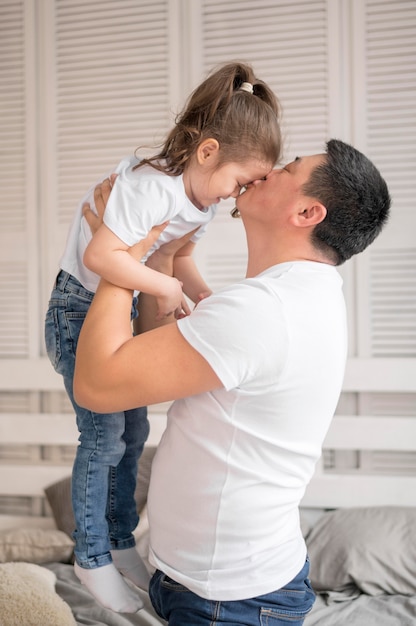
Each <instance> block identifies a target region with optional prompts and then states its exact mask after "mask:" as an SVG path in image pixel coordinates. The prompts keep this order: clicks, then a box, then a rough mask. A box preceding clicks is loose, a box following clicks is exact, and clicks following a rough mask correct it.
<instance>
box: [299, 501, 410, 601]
mask: <svg viewBox="0 0 416 626" xmlns="http://www.w3.org/2000/svg"><path fill="white" fill-rule="evenodd" d="M306 543H307V546H308V553H309V556H310V561H311V571H310V579H311V582H312V585H313V587H314V588H315V590H316V591H329V590H334V591H342V590H343V589H346V588H350V587H351V585H356V586H357V587H358V588H359V589H360V590H361V591H362V592H364V593H367V594H369V595H372V596H376V595H379V594H383V593H387V594H395V593H397V594H404V595H413V594H415V593H416V507H389V506H384V507H382V506H380V507H363V508H350V509H338V510H337V511H332V512H329V513H325V514H324V515H323V516H322V517H321V518H320V519H319V520H318V522H317V523H316V525H315V526H314V528H313V529H312V530H311V532H310V533H309V534H308V536H307V537H306Z"/></svg>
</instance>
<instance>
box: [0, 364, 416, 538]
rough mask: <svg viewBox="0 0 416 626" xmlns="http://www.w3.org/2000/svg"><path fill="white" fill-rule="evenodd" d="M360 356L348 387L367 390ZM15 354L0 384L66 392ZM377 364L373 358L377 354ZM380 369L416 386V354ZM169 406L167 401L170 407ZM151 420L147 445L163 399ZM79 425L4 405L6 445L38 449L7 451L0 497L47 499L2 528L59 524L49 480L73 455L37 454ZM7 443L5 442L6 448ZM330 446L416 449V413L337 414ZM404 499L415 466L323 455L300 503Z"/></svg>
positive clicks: (65, 441)
mask: <svg viewBox="0 0 416 626" xmlns="http://www.w3.org/2000/svg"><path fill="white" fill-rule="evenodd" d="M360 366H361V367H364V366H363V364H362V363H361V365H360V364H358V363H355V364H354V363H350V365H349V368H348V369H347V374H346V378H345V384H344V390H345V391H346V392H360V391H362V377H361V376H360ZM15 367H16V364H15V362H13V363H10V364H9V366H7V362H5V361H3V362H0V391H6V390H7V391H10V390H15V391H19V390H21V391H23V390H26V391H27V390H31V391H35V392H39V391H44V392H50V391H53V392H56V391H59V392H63V384H62V380H61V378H60V376H58V375H56V374H55V373H54V372H53V370H51V366H50V364H49V362H48V361H47V360H46V359H39V360H38V361H36V363H35V364H34V363H33V362H32V366H31V367H30V365H29V364H28V362H23V363H21V368H22V369H21V370H20V371H19V375H18V376H16V371H14V369H13V368H15ZM372 367H374V360H372ZM382 371H383V372H384V374H377V373H376V375H375V376H374V382H373V384H372V388H371V389H369V384H368V380H367V383H366V386H365V390H366V391H380V390H382V391H387V392H389V391H394V392H396V393H397V392H400V391H403V392H406V393H408V392H415V390H416V389H415V388H416V360H409V361H407V362H406V368H405V370H404V371H405V375H403V371H402V372H401V373H399V374H398V373H397V371H396V370H395V371H394V372H393V371H392V372H390V374H389V373H388V372H387V373H386V370H385V368H382ZM164 408H166V407H164ZM149 420H150V424H151V431H150V436H149V439H148V443H147V445H152V446H153V445H157V443H158V441H159V440H160V436H161V434H162V432H163V430H164V428H165V424H166V413H165V411H160V407H153V408H151V410H150V412H149ZM77 438H78V433H77V429H76V426H75V418H74V415H73V414H72V413H49V412H39V411H38V412H33V413H32V412H31V413H14V412H9V413H7V412H0V443H1V445H2V446H4V447H6V446H11V447H12V446H22V445H23V446H24V445H27V446H33V449H34V450H35V452H34V454H33V457H31V458H27V457H26V458H25V459H24V460H23V461H19V460H18V459H16V458H10V459H9V457H8V456H6V455H3V458H1V459H0V498H1V497H11V498H13V497H20V498H25V497H27V498H33V499H34V500H36V499H38V500H39V502H43V504H42V506H40V507H39V512H38V514H37V512H36V507H35V514H33V511H32V514H31V515H30V516H27V515H19V514H12V515H10V514H7V515H4V514H3V515H0V528H1V527H3V528H5V527H11V526H15V525H20V526H33V525H36V526H42V527H48V526H49V527H50V526H53V521H52V519H51V517H48V516H45V510H44V508H45V505H44V502H45V500H44V491H43V490H44V488H45V487H46V486H48V485H50V484H52V483H54V482H56V481H57V480H59V479H61V478H64V477H66V476H68V475H70V473H71V467H72V459H73V456H71V455H70V456H69V458H65V459H64V460H62V458H55V457H54V455H53V454H52V455H39V454H38V453H37V451H38V450H39V449H41V448H43V447H50V448H51V449H52V450H53V449H54V447H55V448H56V447H57V446H58V447H59V446H64V447H65V446H67V447H70V448H71V447H73V449H74V450H75V446H76V445H77ZM3 449H5V448H3ZM324 450H331V451H334V450H335V451H337V450H360V451H366V450H369V451H370V450H371V451H374V450H379V451H383V450H385V451H402V452H403V451H409V452H412V453H415V452H416V416H413V415H412V416H405V417H404V416H400V415H393V414H392V415H390V416H385V415H383V416H380V417H376V416H372V415H367V416H366V415H354V416H348V415H336V416H335V418H334V419H333V422H332V425H331V428H330V430H329V432H328V435H327V437H326V440H325V444H324ZM364 505H365V506H374V505H401V506H416V473H412V474H409V475H404V474H403V473H399V474H397V473H395V474H393V475H390V474H387V473H385V472H381V473H375V472H370V473H368V474H367V473H366V472H365V471H364V472H363V471H360V472H354V471H350V470H349V471H339V470H337V471H333V470H329V471H328V470H327V469H325V467H324V462H323V461H321V462H320V463H319V464H318V466H317V468H316V472H315V475H314V477H313V479H312V481H311V483H310V485H309V486H308V488H307V491H306V494H305V497H304V499H303V501H302V506H303V507H305V508H311V509H313V508H315V509H316V508H338V507H346V506H364Z"/></svg>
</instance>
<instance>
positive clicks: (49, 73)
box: [39, 0, 180, 302]
mask: <svg viewBox="0 0 416 626" xmlns="http://www.w3.org/2000/svg"><path fill="white" fill-rule="evenodd" d="M41 8H42V12H41V15H40V31H41V32H40V33H39V38H40V41H41V42H42V47H41V59H40V63H39V67H40V70H41V72H42V74H41V88H42V99H41V103H42V105H41V110H40V128H41V133H40V135H41V142H42V155H43V158H42V161H41V163H40V172H39V173H40V176H41V216H42V223H43V225H44V229H43V231H42V237H43V250H44V257H43V261H44V264H45V265H44V269H45V277H46V280H45V284H44V285H43V295H44V301H45V302H46V301H47V298H48V295H49V292H50V288H51V285H52V281H53V278H54V274H55V273H56V269H57V267H58V259H59V257H60V255H61V254H62V251H63V248H64V244H65V240H66V236H67V232H68V227H69V224H70V222H71V219H72V215H73V213H74V211H75V209H76V207H77V204H78V202H79V200H80V198H81V197H82V196H83V195H84V193H85V192H86V191H87V190H88V189H89V188H90V187H91V185H92V184H93V183H94V182H95V181H96V180H99V179H100V178H102V177H103V176H104V175H106V174H107V173H109V172H111V171H112V169H113V168H114V167H115V166H116V165H117V163H118V162H119V160H120V159H121V158H122V157H123V156H126V155H129V154H132V153H133V152H134V151H135V149H136V148H138V147H139V146H151V147H152V152H153V151H154V145H155V143H160V140H161V138H162V137H163V135H164V133H165V132H166V130H167V129H168V128H169V127H170V126H171V124H172V110H173V108H174V106H175V105H176V104H177V99H178V95H177V93H178V90H179V88H180V81H179V80H178V76H177V73H178V65H179V64H178V59H177V52H176V49H177V40H178V32H177V26H178V23H177V19H176V13H177V11H176V2H172V1H171V2H169V1H168V0H152V2H144V1H138V2H132V1H131V0H107V1H106V2H102V1H98V0H86V1H85V2H82V3H81V2H74V1H73V0H55V1H54V2H51V1H50V0H44V1H43V2H42V4H41ZM175 73H176V74H175Z"/></svg>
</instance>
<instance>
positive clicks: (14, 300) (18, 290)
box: [0, 262, 29, 358]
mask: <svg viewBox="0 0 416 626" xmlns="http://www.w3.org/2000/svg"><path fill="white" fill-rule="evenodd" d="M27 290H28V284H27V270H26V263H18V262H16V263H13V264H9V263H0V358H12V357H16V358H23V357H27V356H29V355H28V345H29V343H28V339H29V338H28V332H29V328H28V324H27V312H28V300H27Z"/></svg>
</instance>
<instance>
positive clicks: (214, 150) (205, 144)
mask: <svg viewBox="0 0 416 626" xmlns="http://www.w3.org/2000/svg"><path fill="white" fill-rule="evenodd" d="M219 149H220V144H219V143H218V141H217V140H216V139H214V138H212V137H208V139H204V141H201V143H200V144H199V146H198V148H197V151H196V157H197V159H198V163H199V164H200V165H203V164H204V163H206V164H208V165H210V164H211V161H214V159H213V157H214V156H215V155H217V154H218V152H219Z"/></svg>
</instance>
